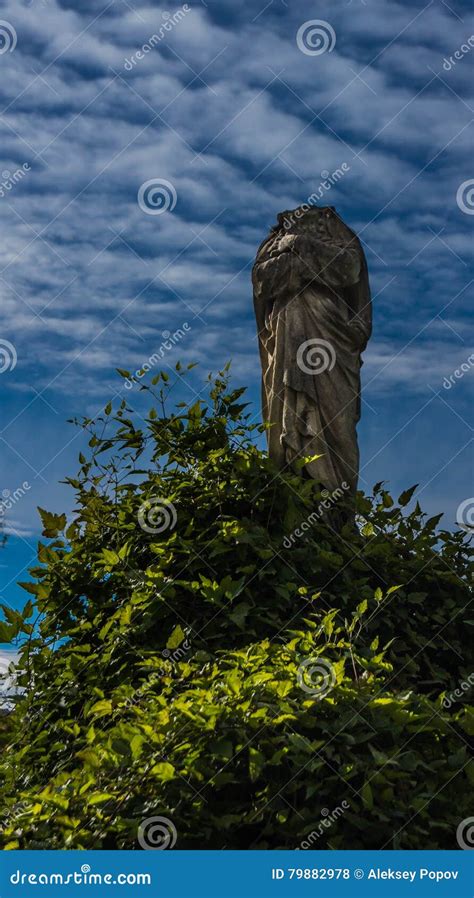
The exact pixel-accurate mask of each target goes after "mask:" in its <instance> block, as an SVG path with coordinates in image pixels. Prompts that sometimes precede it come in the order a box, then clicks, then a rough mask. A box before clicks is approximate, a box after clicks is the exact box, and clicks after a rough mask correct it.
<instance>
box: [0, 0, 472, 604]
mask: <svg viewBox="0 0 474 898" xmlns="http://www.w3.org/2000/svg"><path fill="white" fill-rule="evenodd" d="M468 11H469V7H468V4H467V3H461V2H459V0H449V3H448V2H443V0H431V2H429V3H425V2H422V0H409V2H392V0H341V2H338V0H331V2H308V0H304V2H303V0H291V3H290V2H286V0H270V2H267V3H265V0H247V2H245V3H244V4H236V3H235V2H232V3H231V2H229V0H206V2H204V0H202V2H194V0H193V2H190V3H189V4H185V5H184V6H179V5H176V6H175V5H173V4H172V5H168V6H166V7H162V6H161V5H156V4H153V5H148V4H147V3H146V2H144V3H142V2H141V0H109V2H106V0H81V3H80V4H78V3H77V0H63V2H60V0H23V2H22V0H15V2H4V3H2V4H1V5H0V19H1V22H0V74H1V77H0V92H1V94H2V97H1V106H2V115H1V136H2V142H1V155H2V159H1V172H0V174H1V187H0V221H1V227H2V233H1V240H0V256H1V258H0V290H1V304H0V310H1V327H0V354H1V357H0V368H2V369H3V370H2V374H1V376H0V389H1V395H2V416H1V441H0V451H1V456H2V468H1V470H2V483H1V488H2V489H3V491H4V492H3V496H4V498H6V499H8V498H9V505H10V506H11V507H10V509H9V510H8V513H7V528H8V530H9V531H10V537H9V540H8V543H7V546H6V548H4V549H3V550H2V551H1V553H0V573H1V575H2V579H3V586H2V596H3V601H7V602H9V603H11V604H12V605H18V604H21V603H22V602H23V595H24V594H22V592H21V591H20V590H19V589H18V587H16V586H15V582H16V580H17V579H18V578H20V579H24V578H25V570H26V568H27V567H28V565H29V564H30V563H31V561H32V559H33V557H34V553H35V543H36V539H37V537H38V535H39V527H38V517H37V513H36V506H37V505H41V506H43V507H46V508H48V509H51V510H53V511H62V510H66V511H68V512H70V510H71V500H72V497H71V496H70V495H69V492H68V490H67V489H66V487H65V486H62V485H61V484H60V483H59V481H60V480H61V479H63V478H64V477H65V476H66V475H67V474H73V473H74V471H75V470H76V464H77V454H78V451H79V449H80V439H81V438H80V435H79V433H78V431H76V430H75V429H74V428H73V427H72V426H71V425H69V424H67V423H66V419H67V418H69V417H71V416H73V415H80V414H83V413H87V414H92V413H95V412H97V411H98V410H99V409H100V408H102V407H103V406H104V404H105V403H107V402H108V400H109V399H111V398H113V397H114V396H115V395H117V394H118V393H120V391H121V390H122V389H123V387H122V382H121V381H120V379H119V378H117V376H116V375H115V373H114V371H115V368H116V367H124V368H129V369H131V370H135V369H137V368H139V367H140V366H141V365H142V364H143V363H144V362H146V360H147V359H148V358H149V356H150V355H152V354H153V353H155V352H157V351H158V350H159V348H160V346H161V345H162V343H163V340H164V339H165V338H164V337H163V334H164V335H165V336H166V335H167V334H168V333H173V332H175V331H176V329H177V328H181V329H182V330H183V328H184V325H185V324H186V329H185V335H184V336H183V338H182V339H180V340H179V341H178V343H177V345H176V346H174V347H173V348H172V349H171V350H169V351H166V353H165V357H164V359H163V362H162V363H161V367H163V366H164V365H174V364H175V362H176V361H177V360H178V359H181V360H182V361H184V362H189V361H198V362H199V363H200V364H199V366H198V368H196V369H195V370H194V372H193V380H192V381H191V385H190V386H189V387H187V386H183V388H182V389H183V395H184V396H185V397H186V398H187V399H189V400H191V399H192V400H194V398H195V392H194V391H199V390H200V389H201V387H202V384H203V379H204V377H205V375H206V373H207V372H208V371H209V370H211V369H212V370H216V369H217V368H218V366H221V365H222V364H223V363H225V362H226V361H227V360H228V359H230V358H231V359H232V360H233V371H234V377H235V380H236V383H237V385H241V384H246V385H248V387H249V390H250V397H251V399H252V401H253V403H254V405H253V412H254V414H255V415H257V414H258V387H259V362H258V352H257V344H256V340H255V335H254V330H255V328H254V321H253V311H252V298H251V287H250V269H251V265H252V261H253V258H254V255H255V251H256V248H257V246H258V244H259V243H260V241H261V240H262V239H263V237H264V236H265V235H266V233H267V231H268V228H269V227H270V225H272V224H273V223H274V221H275V217H276V213H277V212H279V211H281V210H284V209H290V208H293V207H294V206H296V205H298V204H299V203H302V202H304V201H305V200H306V199H307V197H308V196H309V195H311V194H312V193H313V192H315V191H317V190H321V192H322V193H323V194H324V197H325V198H326V199H325V200H324V202H327V203H328V204H331V205H334V206H336V208H337V210H338V212H339V214H340V215H341V216H342V217H343V218H344V219H345V220H346V221H347V222H348V224H349V225H350V226H351V227H353V228H354V229H356V230H357V231H358V233H359V235H360V237H361V239H362V241H363V243H364V246H365V250H366V254H367V260H368V264H369V271H370V278H371V286H372V293H373V296H374V334H373V338H372V340H371V342H370V344H369V348H368V350H367V352H366V354H365V359H364V369H363V375H364V384H365V390H364V400H363V411H362V421H361V424H360V427H359V433H360V442H361V452H362V470H361V486H362V487H363V488H365V489H370V487H371V486H372V484H373V483H374V482H375V481H376V480H379V479H385V480H388V481H389V483H390V485H391V487H392V488H393V490H394V491H397V490H399V491H401V490H402V489H403V488H405V487H408V486H410V485H412V484H413V483H416V482H418V483H419V484H420V488H419V495H420V502H421V503H422V505H423V506H424V507H425V509H426V510H427V511H428V512H430V513H435V512H437V511H444V512H445V513H446V517H445V521H446V523H447V524H448V525H449V526H454V522H455V520H456V510H457V508H458V506H459V505H460V503H462V502H464V501H465V500H466V499H467V498H469V497H470V496H471V495H472V493H473V492H474V490H473V487H472V458H473V455H472V427H471V424H472V420H471V415H470V401H471V404H472V383H473V367H474V366H473V365H472V364H471V363H469V362H468V359H469V356H470V355H471V353H472V341H470V336H471V335H470V328H469V322H468V302H469V301H470V297H471V296H472V277H473V274H472V269H471V268H470V258H469V253H470V249H471V241H470V237H471V232H472V227H473V225H474V202H473V193H472V187H473V183H474V182H473V178H474V168H473V165H472V160H471V155H472V121H473V119H474V98H473V97H472V83H473V79H472V74H473V61H474V38H472V39H471V44H469V43H468V39H469V38H470V37H471V35H472V34H473V32H474V25H473V22H472V20H471V21H469V16H468ZM153 35H154V37H152V36H153ZM147 42H149V43H148V49H149V52H146V49H147V48H146V47H145V52H144V50H143V49H142V48H143V47H144V45H146V44H147ZM470 151H471V152H470ZM337 169H339V170H343V171H344V174H343V176H342V177H340V178H338V179H337V180H336V182H335V183H334V184H333V185H332V186H331V184H330V182H328V176H329V179H330V180H334V179H332V178H331V175H332V173H333V172H335V171H336V170H337ZM328 173H329V175H328ZM157 181H158V182H159V183H158V185H156V182H157ZM147 182H153V183H152V185H151V189H149V185H148V184H147ZM328 184H329V189H326V187H325V186H323V185H328ZM143 185H146V186H143ZM160 185H161V186H160ZM154 187H155V188H157V189H154ZM471 302H472V300H471ZM462 365H463V366H464V368H463V369H461V366H462ZM456 370H458V371H459V375H460V376H454V372H455V371H456ZM127 398H128V400H129V401H130V402H131V403H132V405H133V403H134V402H136V401H137V397H136V396H135V394H134V393H128V394H127ZM25 484H26V485H25ZM18 490H20V493H18ZM15 491H17V492H15ZM13 494H15V495H16V497H17V498H16V499H15V501H12V497H13Z"/></svg>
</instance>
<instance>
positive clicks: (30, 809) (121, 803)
mask: <svg viewBox="0 0 474 898" xmlns="http://www.w3.org/2000/svg"><path fill="white" fill-rule="evenodd" d="M121 374H122V376H124V377H130V375H129V373H128V372H121ZM184 374H185V372H183V371H182V370H181V367H180V366H177V376H178V377H182V376H183V375H184ZM135 388H136V389H138V388H140V389H142V390H145V391H148V392H149V393H150V395H151V396H152V400H153V407H152V408H151V410H150V411H149V413H148V415H147V418H146V421H144V422H143V419H141V420H142V422H143V427H140V426H139V420H138V416H136V415H133V414H132V412H131V410H130V409H129V408H128V407H127V405H126V402H125V401H122V402H121V404H120V406H119V408H118V409H116V410H113V409H112V407H111V405H110V404H109V405H108V406H107V407H106V409H105V411H104V414H103V415H102V416H101V417H100V418H98V419H97V421H91V420H89V419H85V420H83V421H82V422H80V423H81V426H82V427H83V428H84V429H85V430H87V431H88V432H89V435H90V440H89V446H90V453H89V455H88V457H87V458H85V457H84V456H82V455H81V456H80V470H79V473H78V476H77V477H76V478H69V479H68V482H69V483H70V484H71V486H72V487H73V488H74V490H75V493H76V513H75V515H74V520H73V523H71V524H70V525H69V526H66V518H65V516H64V515H55V514H51V513H48V512H45V511H43V510H40V513H41V516H42V521H43V526H44V536H45V537H46V538H47V542H46V543H41V544H40V545H39V548H38V562H39V563H38V566H37V567H35V568H34V569H33V570H32V571H31V573H32V576H33V578H34V582H29V583H26V584H24V586H25V589H27V591H28V592H29V593H30V594H32V596H33V597H34V598H32V599H31V601H29V602H28V604H27V606H26V608H25V609H24V611H23V613H21V614H20V613H18V614H16V613H13V612H11V610H9V609H8V608H7V607H5V606H4V612H5V622H4V623H3V624H1V625H0V634H1V638H2V639H3V640H4V641H11V642H13V643H18V642H19V643H20V644H21V645H22V648H21V659H20V663H19V672H18V682H19V685H20V686H21V688H22V690H23V691H22V694H21V696H20V698H19V699H18V700H17V702H16V704H15V708H14V710H13V711H12V713H11V714H10V715H9V716H8V718H6V721H5V718H4V719H3V723H2V725H3V729H1V730H0V743H1V744H2V758H1V761H0V788H1V792H2V800H1V802H0V814H1V816H0V830H1V835H0V844H1V845H2V846H3V847H6V848H18V847H19V848H104V849H105V848H139V847H140V845H141V844H142V843H143V838H141V839H140V841H137V832H138V827H139V825H140V823H141V822H142V821H145V820H146V821H148V820H149V819H150V818H153V817H156V816H158V817H164V818H166V820H167V821H170V823H169V824H167V823H166V824H165V825H166V826H168V827H169V830H170V833H172V832H173V827H175V829H176V831H177V834H178V841H177V843H176V844H177V847H178V848H207V849H208V848H224V849H226V848H227V849H231V848H238V849H248V848H299V847H303V848H306V847H312V848H317V849H319V848H333V849H334V848H383V847H387V848H450V847H456V844H457V843H456V829H457V826H458V824H459V823H460V821H461V820H463V818H465V817H467V816H468V815H469V813H470V810H471V809H470V808H468V805H467V803H468V795H469V773H470V774H471V782H472V769H471V770H470V768H469V767H468V765H467V761H468V753H467V742H468V737H469V734H470V733H472V730H473V722H472V721H473V716H472V711H471V710H470V709H469V707H468V706H467V704H466V703H465V702H464V701H454V700H452V699H451V697H450V696H451V693H452V692H453V690H455V689H459V687H460V684H464V683H465V682H466V681H467V678H468V676H469V673H470V671H469V668H468V666H467V658H468V645H469V643H470V636H469V620H468V617H469V615H468V613H467V605H468V601H469V589H468V581H469V576H470V557H471V554H472V553H471V551H470V549H469V546H468V540H467V538H466V535H465V534H464V533H462V532H457V533H451V532H448V531H443V530H441V531H439V530H438V529H437V525H438V523H439V518H432V519H430V520H426V517H425V516H424V515H423V514H422V512H421V509H420V508H419V507H418V505H416V507H415V508H414V510H413V511H411V512H410V513H408V512H406V511H404V510H403V509H404V507H405V506H407V505H408V503H409V502H410V500H411V497H412V494H413V490H408V491H407V492H406V493H405V494H403V495H402V496H401V497H400V498H399V499H398V504H395V503H394V501H393V500H392V498H391V497H390V495H389V493H388V492H387V491H386V489H385V488H384V485H383V484H378V485H377V486H376V488H375V490H374V495H373V496H372V497H370V498H369V497H364V496H362V495H359V496H358V499H357V517H356V523H357V525H356V526H355V525H354V523H353V521H352V522H351V520H350V518H349V519H347V515H346V523H345V524H344V525H343V526H342V529H340V528H335V527H334V526H333V524H334V521H335V514H336V512H335V511H334V509H333V511H332V512H330V513H329V514H328V515H327V516H326V517H325V518H324V519H323V518H321V517H319V516H317V517H316V519H315V517H314V514H313V513H314V510H315V508H318V507H319V505H320V503H321V501H322V499H323V498H324V497H323V496H322V495H321V493H320V492H319V490H318V486H317V485H316V484H315V483H314V482H313V481H311V480H309V479H305V478H304V477H301V476H299V475H298V474H297V473H283V474H282V473H279V472H278V471H277V470H276V469H275V468H274V467H273V466H272V464H271V462H270V461H269V460H268V458H267V457H266V455H265V454H264V453H263V452H261V451H260V450H259V449H258V448H257V447H256V445H255V443H254V437H255V434H256V432H261V431H262V428H261V427H251V426H248V424H247V421H246V412H245V405H244V404H242V403H241V402H240V399H241V395H242V393H243V390H232V389H231V388H230V387H229V383H228V376H227V371H226V370H225V371H224V372H221V373H220V375H219V376H218V378H217V379H216V380H215V381H210V385H209V397H208V400H206V401H205V402H204V401H202V402H201V401H197V402H196V403H195V404H194V405H193V406H192V407H191V408H189V407H184V406H183V407H181V408H178V409H177V410H175V411H174V412H171V411H169V410H168V409H167V403H168V402H169V396H168V392H169V389H170V383H169V380H168V375H166V374H165V373H161V374H160V375H157V376H156V377H155V378H154V379H153V381H152V386H150V387H148V386H145V385H144V384H143V383H142V382H141V381H140V384H136V387H135ZM342 501H343V500H341V501H340V502H339V503H338V509H340V508H341V507H342ZM338 513H339V512H338ZM310 515H313V517H312V518H311V526H305V527H303V528H302V529H301V525H302V522H303V521H307V520H308V518H309V516H310ZM343 518H344V516H343V515H342V514H341V517H340V518H339V520H343ZM296 528H299V532H300V533H302V535H301V536H300V537H299V538H295V539H294V540H289V539H288V536H289V534H291V533H293V532H294V531H295V529H296ZM289 543H290V544H291V547H290V548H286V546H287V545H288V544H289ZM33 614H36V615H37V616H38V621H37V620H36V618H34V617H33ZM463 689H464V687H463V686H462V687H461V690H460V695H461V696H462V695H464V691H463ZM466 694H467V693H466ZM446 697H447V698H446ZM148 825H149V824H146V825H145V830H146V827H147V826H148ZM173 841H174V840H173Z"/></svg>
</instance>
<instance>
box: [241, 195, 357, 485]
mask: <svg viewBox="0 0 474 898" xmlns="http://www.w3.org/2000/svg"><path fill="white" fill-rule="evenodd" d="M252 281H253V287H254V304H255V315H256V319H257V329H258V338H259V346H260V359H261V363H262V394H263V396H262V399H263V419H264V421H266V422H269V423H271V424H272V426H271V427H270V428H269V429H268V431H267V434H268V449H269V454H270V456H271V458H273V459H274V461H275V462H276V463H277V464H278V465H279V466H280V467H281V468H285V467H287V466H288V465H293V464H294V462H295V461H296V460H297V459H301V458H302V457H305V456H312V455H319V456H321V457H320V458H318V459H317V460H315V461H311V462H309V463H307V464H306V466H305V471H306V473H307V474H308V475H309V476H310V477H312V478H314V479H316V480H317V481H319V483H320V484H321V486H322V487H323V488H325V489H327V490H330V491H333V490H337V489H341V486H342V488H343V489H344V490H347V491H348V492H350V493H352V494H353V493H354V492H355V490H356V489H357V481H358V473H359V449H358V443H357V431H356V425H357V422H358V420H359V418H360V366H361V352H362V351H363V350H364V349H365V346H366V344H367V340H368V339H369V337H370V333H371V301H370V290H369V281H368V274H367V264H366V260H365V256H364V252H363V250H362V246H361V243H360V241H359V240H358V238H357V237H356V235H355V234H354V232H353V231H351V230H350V228H348V227H347V225H345V224H344V222H343V221H342V220H341V219H340V218H339V216H338V215H337V213H336V211H335V209H334V208H333V207H324V208H314V207H312V208H309V209H308V207H306V208H304V207H303V208H299V209H295V210H293V211H289V212H282V213H281V214H280V215H278V224H277V225H276V226H275V227H274V228H272V230H271V232H270V234H269V236H268V237H267V239H266V240H265V241H264V242H263V243H262V245H261V246H260V248H259V250H258V253H257V258H256V261H255V265H254V267H253V271H252ZM346 484H347V485H346Z"/></svg>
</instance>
